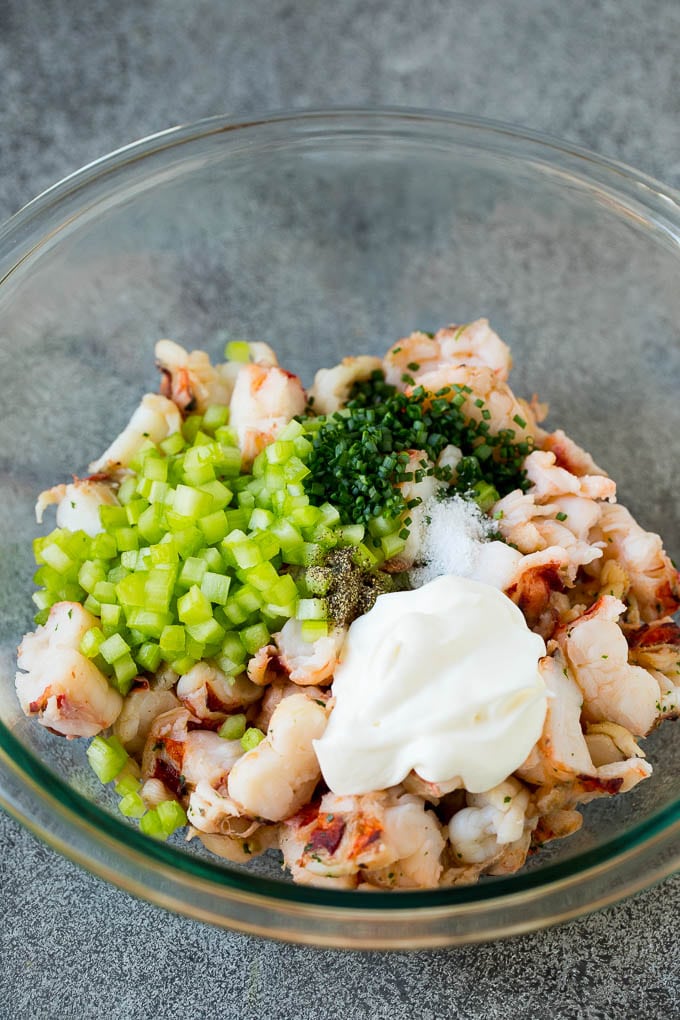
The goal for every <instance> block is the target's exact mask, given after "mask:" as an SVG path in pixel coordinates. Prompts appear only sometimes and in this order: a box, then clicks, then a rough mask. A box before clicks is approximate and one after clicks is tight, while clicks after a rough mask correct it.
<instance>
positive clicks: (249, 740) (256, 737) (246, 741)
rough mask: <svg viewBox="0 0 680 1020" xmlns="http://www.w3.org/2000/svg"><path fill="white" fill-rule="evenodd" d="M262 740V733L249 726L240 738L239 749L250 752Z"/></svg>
mask: <svg viewBox="0 0 680 1020" xmlns="http://www.w3.org/2000/svg"><path fill="white" fill-rule="evenodd" d="M263 740H264V733H263V732H262V730H258V729H257V727H256V726H250V727H249V728H248V729H247V730H246V731H245V733H244V734H243V736H242V737H241V747H242V748H243V750H244V751H252V750H254V748H256V747H257V745H258V744H261V743H262V741H263Z"/></svg>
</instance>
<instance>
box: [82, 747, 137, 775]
mask: <svg viewBox="0 0 680 1020" xmlns="http://www.w3.org/2000/svg"><path fill="white" fill-rule="evenodd" d="M86 754H87V760H88V761H89V763H90V768H91V769H92V771H93V772H94V773H95V775H96V776H97V778H98V779H99V781H100V783H110V782H111V780H112V779H115V778H116V776H117V775H118V774H119V773H120V772H121V771H122V769H123V767H124V766H125V765H126V763H127V760H128V753H127V751H126V750H125V748H124V747H123V745H122V744H121V743H120V741H119V740H118V738H117V737H109V738H108V739H107V738H105V737H95V738H94V739H93V741H92V743H91V744H90V746H89V747H88V749H87V752H86Z"/></svg>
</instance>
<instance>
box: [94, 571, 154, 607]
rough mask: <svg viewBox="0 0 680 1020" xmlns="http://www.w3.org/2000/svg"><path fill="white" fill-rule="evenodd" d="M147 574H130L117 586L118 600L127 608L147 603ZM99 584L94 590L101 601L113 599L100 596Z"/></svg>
mask: <svg viewBox="0 0 680 1020" xmlns="http://www.w3.org/2000/svg"><path fill="white" fill-rule="evenodd" d="M145 585H146V575H145V574H144V573H135V574H128V575H127V577H124V578H123V579H122V580H121V581H119V582H118V584H117V585H116V586H115V594H116V596H117V599H118V601H119V602H120V604H121V605H122V606H125V607H126V609H127V607H128V606H137V607H139V608H140V609H141V608H142V607H143V606H144V605H145V603H146V592H145V590H144V589H145ZM99 587H100V586H99V585H97V587H96V588H95V590H94V596H95V598H96V599H99V600H100V601H112V599H110V598H108V597H107V598H106V599H104V598H100V596H99Z"/></svg>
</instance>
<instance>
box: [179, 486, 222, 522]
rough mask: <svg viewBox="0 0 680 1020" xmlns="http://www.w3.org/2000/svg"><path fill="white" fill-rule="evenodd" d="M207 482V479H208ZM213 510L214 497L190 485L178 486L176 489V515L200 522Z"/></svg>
mask: <svg viewBox="0 0 680 1020" xmlns="http://www.w3.org/2000/svg"><path fill="white" fill-rule="evenodd" d="M206 480H207V479H206ZM211 509H212V496H211V495H210V494H209V493H207V492H201V490H200V489H193V488H192V487H191V486H189V485H178V486H177V488H176V489H175V500H174V503H173V510H174V511H175V513H176V514H180V515H181V516H183V517H189V518H190V519H191V520H192V521H195V520H198V518H199V517H203V516H204V515H205V514H207V513H210V510H211Z"/></svg>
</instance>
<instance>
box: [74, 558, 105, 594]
mask: <svg viewBox="0 0 680 1020" xmlns="http://www.w3.org/2000/svg"><path fill="white" fill-rule="evenodd" d="M105 577H106V566H105V564H104V563H103V562H102V560H85V562H84V563H83V564H81V567H80V570H79V571H78V584H79V585H80V586H81V588H84V589H85V591H86V592H88V594H92V592H93V591H94V589H95V586H96V585H97V583H98V582H99V581H103V580H104V578H105Z"/></svg>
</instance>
